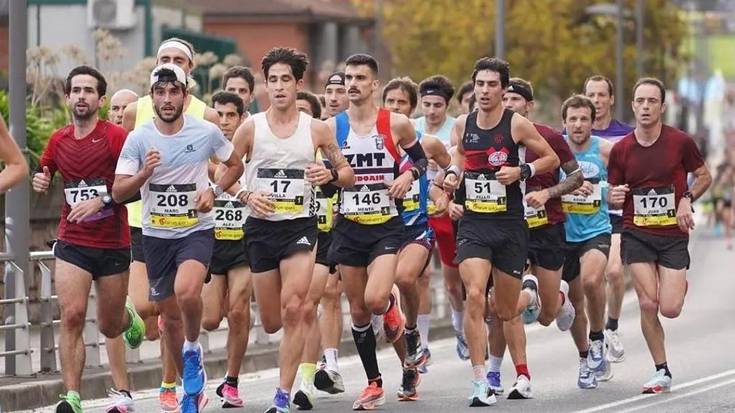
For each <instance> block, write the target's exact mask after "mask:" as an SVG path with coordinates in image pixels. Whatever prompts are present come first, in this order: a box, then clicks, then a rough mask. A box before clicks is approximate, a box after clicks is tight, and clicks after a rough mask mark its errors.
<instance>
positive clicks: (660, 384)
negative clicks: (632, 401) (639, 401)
mask: <svg viewBox="0 0 735 413" xmlns="http://www.w3.org/2000/svg"><path fill="white" fill-rule="evenodd" d="M670 391H671V377H669V376H667V375H666V370H664V369H660V370H658V371H656V374H654V375H653V377H652V378H651V380H649V381H648V382H646V384H644V385H643V394H659V393H667V392H670Z"/></svg>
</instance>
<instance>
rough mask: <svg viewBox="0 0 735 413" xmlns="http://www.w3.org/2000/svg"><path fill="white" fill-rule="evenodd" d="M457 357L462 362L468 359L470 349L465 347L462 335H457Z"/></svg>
mask: <svg viewBox="0 0 735 413" xmlns="http://www.w3.org/2000/svg"><path fill="white" fill-rule="evenodd" d="M457 355H458V356H459V359H460V360H462V361H467V360H469V359H470V348H469V346H467V341H466V340H465V339H464V335H462V334H457Z"/></svg>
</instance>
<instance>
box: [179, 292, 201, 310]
mask: <svg viewBox="0 0 735 413" xmlns="http://www.w3.org/2000/svg"><path fill="white" fill-rule="evenodd" d="M201 299H202V296H201V293H200V292H198V291H197V290H196V289H195V288H189V287H185V288H182V289H181V291H176V302H177V303H178V304H179V308H181V309H184V308H186V307H190V306H196V305H197V303H199V302H201Z"/></svg>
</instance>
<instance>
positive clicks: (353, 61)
mask: <svg viewBox="0 0 735 413" xmlns="http://www.w3.org/2000/svg"><path fill="white" fill-rule="evenodd" d="M362 65H365V66H367V67H369V68H370V70H372V71H373V74H374V75H376V76H377V75H378V61H377V60H375V58H374V57H372V56H370V55H369V54H365V53H358V54H353V55H352V56H350V57H348V58H347V60H345V66H362Z"/></svg>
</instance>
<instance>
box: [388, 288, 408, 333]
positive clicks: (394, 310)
mask: <svg viewBox="0 0 735 413" xmlns="http://www.w3.org/2000/svg"><path fill="white" fill-rule="evenodd" d="M390 295H391V298H390V307H389V308H388V311H386V312H385V314H383V330H384V331H385V338H386V340H388V342H389V343H395V342H396V340H398V339H399V338H400V337H401V334H403V330H404V328H405V327H406V319H405V318H404V317H403V313H402V312H401V294H400V292H399V291H398V287H396V286H395V285H394V286H393V290H392V291H391V292H390Z"/></svg>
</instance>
